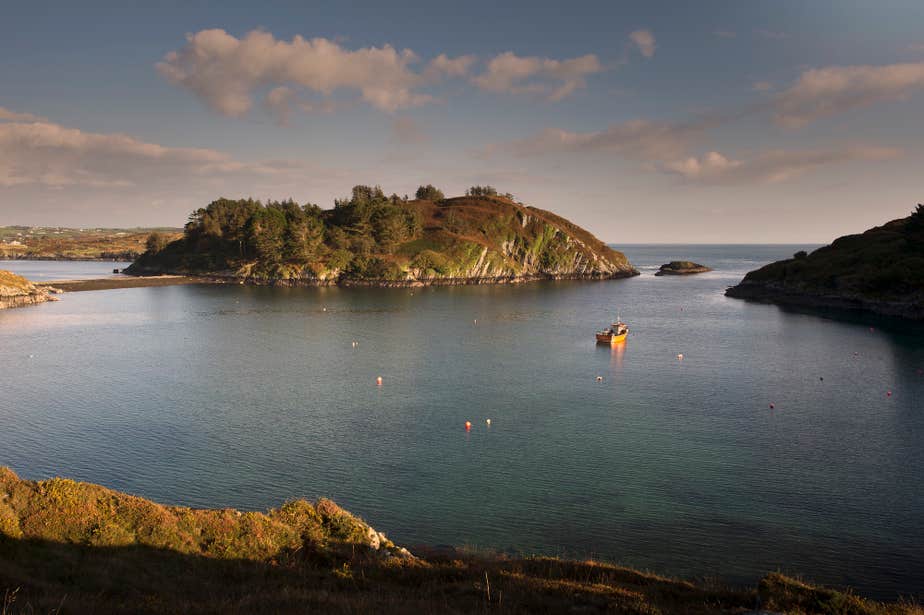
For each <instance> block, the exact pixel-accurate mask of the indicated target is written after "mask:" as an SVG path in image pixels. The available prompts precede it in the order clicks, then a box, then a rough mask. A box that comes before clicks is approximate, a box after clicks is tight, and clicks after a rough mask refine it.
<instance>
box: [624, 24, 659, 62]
mask: <svg viewBox="0 0 924 615" xmlns="http://www.w3.org/2000/svg"><path fill="white" fill-rule="evenodd" d="M629 40H631V41H632V42H633V43H634V44H635V46H636V47H638V50H639V53H641V54H642V55H643V56H645V57H646V58H651V57H653V56H654V54H655V47H657V45H656V43H655V37H654V34H652V33H651V30H635V31H634V32H632V33H631V34H629Z"/></svg>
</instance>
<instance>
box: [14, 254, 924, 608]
mask: <svg viewBox="0 0 924 615" xmlns="http://www.w3.org/2000/svg"><path fill="white" fill-rule="evenodd" d="M802 247H803V246H628V247H626V246H623V249H624V250H625V252H626V253H627V254H628V256H629V257H630V259H631V260H632V261H633V263H635V264H636V265H637V266H639V267H640V268H641V269H642V271H643V275H642V276H641V277H638V278H634V279H628V280H619V281H609V282H583V283H582V282H561V283H537V284H529V285H522V286H514V287H506V286H497V287H491V286H484V287H458V288H431V289H414V290H409V289H393V290H385V289H338V288H326V289H272V288H252V287H237V286H230V285H229V286H175V287H160V288H137V289H125V290H112V291H98V292H83V293H72V294H65V295H63V296H62V300H61V301H60V302H58V303H49V304H44V305H41V306H37V307H32V308H28V309H19V310H5V311H3V312H0V464H3V465H8V466H10V467H12V468H13V469H14V470H15V471H16V472H18V473H19V474H20V475H21V476H24V477H28V478H42V477H49V476H53V475H63V476H69V477H73V478H77V479H81V480H87V481H92V482H96V483H102V484H104V485H107V486H109V487H113V488H116V489H120V490H125V491H129V492H131V493H135V494H139V495H143V496H146V497H149V498H153V499H155V500H157V501H160V502H164V503H172V504H184V505H191V506H209V507H223V506H233V507H239V508H246V509H265V508H267V507H271V506H276V505H278V504H280V503H281V502H282V501H284V500H286V499H289V498H293V497H307V498H316V497H319V496H329V497H331V498H333V499H335V500H336V501H337V502H339V503H340V504H342V505H343V506H344V507H346V508H347V509H349V510H352V511H354V512H356V513H358V514H360V515H362V516H363V517H364V518H366V519H367V520H368V521H370V522H371V523H372V524H373V525H374V526H376V527H377V528H379V529H382V530H385V531H386V532H387V533H388V534H389V535H390V536H391V537H392V538H393V539H395V540H396V541H398V542H400V543H403V544H407V545H414V544H450V545H457V546H459V545H470V546H474V547H478V548H487V549H498V550H510V551H514V552H519V553H546V554H553V555H563V556H580V557H584V556H595V557H599V558H604V559H609V560H613V561H616V562H619V563H623V564H626V565H630V566H635V567H641V568H647V569H652V570H655V571H659V572H665V573H670V574H675V575H681V576H706V575H709V576H719V577H721V578H723V579H726V580H730V581H733V582H754V581H755V580H756V579H757V578H759V577H760V576H761V575H763V574H764V573H766V572H768V571H773V570H783V571H787V572H792V573H802V574H804V575H805V576H806V577H807V578H809V579H813V580H816V581H819V582H823V583H829V584H836V585H851V586H853V587H856V588H858V589H859V590H860V591H861V592H863V593H865V594H868V595H872V596H875V597H880V598H894V597H896V596H897V595H898V594H902V595H906V596H907V595H910V594H919V595H920V594H924V376H922V375H921V374H920V373H919V371H918V370H919V369H921V368H924V335H922V332H921V330H920V329H919V328H916V327H913V326H911V325H908V324H900V323H890V322H880V321H871V320H869V319H866V318H854V319H848V320H836V319H830V318H823V317H819V316H815V315H808V314H801V313H794V312H788V311H784V310H781V309H779V308H777V307H774V306H767V305H757V304H749V303H745V302H742V301H738V300H733V299H727V298H725V297H724V296H723V294H722V291H723V290H724V288H725V287H726V286H728V285H731V284H734V283H735V282H737V281H738V280H739V279H740V278H741V276H742V275H743V274H744V273H745V272H746V271H748V270H750V269H753V268H755V267H756V266H758V265H760V264H762V263H766V262H770V261H772V260H776V259H778V258H782V257H785V256H788V255H790V254H792V253H793V252H794V251H796V250H797V249H800V248H802ZM676 258H684V259H691V260H695V261H697V262H702V263H705V264H707V265H711V266H713V267H714V268H715V269H716V271H715V272H713V273H709V274H704V275H700V276H694V277H688V278H656V277H653V276H652V275H651V274H652V273H653V271H654V270H655V269H656V266H657V265H658V264H660V263H663V262H667V261H668V260H671V259H676ZM62 265H64V266H70V265H71V264H68V263H21V262H5V263H2V266H3V267H7V268H11V269H13V270H14V271H24V272H26V273H29V274H30V275H32V276H33V277H38V278H43V277H44V278H45V279H48V278H55V277H74V276H73V275H72V273H59V272H60V268H61V266H62ZM81 266H82V267H87V266H90V267H91V269H92V266H96V267H100V269H99V272H98V273H99V275H104V274H105V273H108V272H109V271H111V269H112V267H113V266H112V264H109V263H94V264H81ZM55 268H59V269H58V270H57V271H56V270H55ZM89 273H90V274H92V273H93V271H90V272H89ZM617 311H618V312H619V314H620V315H621V316H622V318H623V319H624V320H626V321H627V322H628V323H629V324H630V327H631V330H632V332H631V334H630V336H629V339H628V341H627V342H626V344H625V345H624V346H621V347H618V348H615V349H610V348H609V347H600V346H596V345H595V344H594V342H593V332H594V330H595V329H596V328H598V327H600V326H602V325H605V324H607V323H608V322H609V321H610V320H611V319H612V318H613V317H614V316H615V315H616V313H617ZM476 321H477V322H476ZM871 326H872V327H873V329H872V330H871V328H870V327H871ZM353 341H356V342H357V343H358V345H357V347H355V348H354V347H353V344H352V342H353ZM678 353H683V355H684V358H683V360H682V361H681V360H678V359H677V355H678ZM380 375H381V376H382V377H383V379H384V386H381V387H377V386H376V385H375V379H376V377H377V376H380ZM598 375H599V376H603V378H604V380H603V382H597V381H596V377H597V376H598ZM822 379H823V380H822ZM889 392H891V395H889V394H888V393H889ZM770 404H773V405H774V408H773V409H771V408H770ZM487 418H490V419H491V425H490V427H489V426H487V425H486V423H485V419H487ZM467 420H468V421H471V422H472V429H471V431H470V432H466V430H465V429H464V423H465V421H467Z"/></svg>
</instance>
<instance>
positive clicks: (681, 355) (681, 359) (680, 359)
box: [677, 352, 683, 361]
mask: <svg viewBox="0 0 924 615" xmlns="http://www.w3.org/2000/svg"><path fill="white" fill-rule="evenodd" d="M677 360H678V361H683V353H682V352H681V353H680V354H678V355H677Z"/></svg>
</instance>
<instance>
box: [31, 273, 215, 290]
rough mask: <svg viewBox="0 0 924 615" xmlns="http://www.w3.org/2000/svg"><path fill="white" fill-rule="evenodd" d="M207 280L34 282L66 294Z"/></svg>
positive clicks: (126, 277) (119, 277)
mask: <svg viewBox="0 0 924 615" xmlns="http://www.w3.org/2000/svg"><path fill="white" fill-rule="evenodd" d="M208 283H210V282H209V280H206V279H203V278H197V277H192V276H185V275H152V276H129V275H113V276H110V277H106V278H93V279H89V280H51V281H48V282H45V281H42V282H36V283H35V284H36V286H49V287H52V288H59V289H61V290H63V291H65V292H68V293H74V292H80V291H84V290H113V289H115V288H143V287H147V286H176V285H179V284H208Z"/></svg>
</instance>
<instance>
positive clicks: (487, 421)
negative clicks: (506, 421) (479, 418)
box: [484, 419, 491, 427]
mask: <svg viewBox="0 0 924 615" xmlns="http://www.w3.org/2000/svg"><path fill="white" fill-rule="evenodd" d="M484 422H485V423H486V424H487V425H488V427H490V426H491V419H485V420H484Z"/></svg>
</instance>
